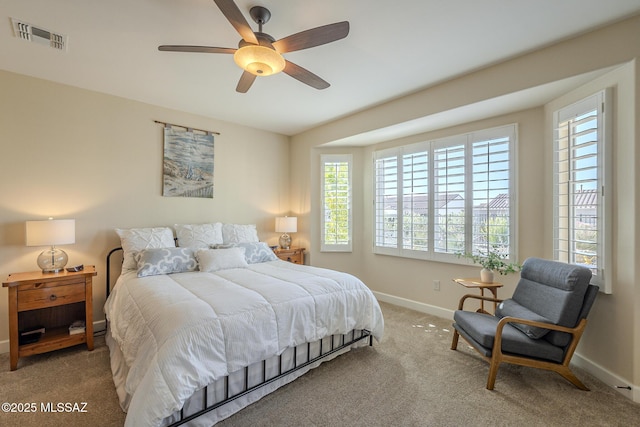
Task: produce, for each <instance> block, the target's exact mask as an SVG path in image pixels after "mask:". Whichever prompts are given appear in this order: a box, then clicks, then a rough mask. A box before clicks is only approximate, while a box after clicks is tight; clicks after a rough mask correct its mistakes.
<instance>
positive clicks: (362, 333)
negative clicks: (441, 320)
mask: <svg viewBox="0 0 640 427" xmlns="http://www.w3.org/2000/svg"><path fill="white" fill-rule="evenodd" d="M122 250H123V249H122V248H121V247H118V248H115V249H112V250H111V251H109V253H108V254H107V273H106V282H107V283H106V297H107V298H108V297H109V294H110V292H111V256H112V255H113V254H115V253H116V252H119V251H122ZM105 321H106V319H105ZM326 338H330V341H331V345H330V346H329V348H323V342H324V340H325V339H326ZM336 339H337V340H338V343H339V344H338V345H336ZM365 339H368V340H369V346H373V335H371V331H368V330H366V329H362V330H354V331H352V332H349V333H348V334H345V335H343V334H336V335H331V336H329V337H325V338H323V339H321V340H320V341H319V345H320V352H319V354H318V356H315V357H311V343H307V344H306V345H307V356H306V360H304V361H303V362H301V363H298V347H293V368H291V369H287V370H285V371H283V363H282V355H280V356H278V374H277V375H275V376H272V377H269V378H267V369H266V363H267V361H266V360H263V361H262V362H261V363H262V381H260V382H259V383H257V384H255V385H253V386H249V366H247V367H245V368H244V387H243V390H242V391H241V392H238V393H236V394H233V395H230V391H229V377H224V399H223V400H221V401H219V402H214V403H213V404H210V405H209V406H207V405H208V404H209V403H208V392H207V390H208V387H209V386H205V387H204V388H203V389H202V390H203V405H202V408H204V409H201V410H199V411H197V412H195V413H193V414H190V415H187V416H185V414H184V408H183V409H180V411H179V412H180V415H179V419H178V421H175V422H174V423H172V424H170V425H169V427H173V426H179V425H182V424H184V423H187V422H189V421H192V420H194V419H196V418H198V417H200V416H201V415H204V414H206V413H208V412H210V411H213V410H214V409H217V408H219V407H221V406H223V405H224V404H226V403H229V402H232V401H234V400H236V399H238V398H240V397H242V396H245V395H247V394H249V393H251V392H253V391H255V390H257V389H259V388H261V387H264V386H266V385H268V384H271V383H273V382H274V381H277V380H279V379H281V378H283V377H285V376H287V375H290V374H292V373H294V372H296V371H298V370H300V369H303V368H305V367H307V366H309V365H311V364H313V363H315V362H318V361H321V360H323V359H325V358H327V357H328V356H330V355H332V354H334V353H336V352H339V351H341V350H343V349H345V348H347V347H350V346H352V345H354V344H356V343H358V342H360V341H363V340H365ZM302 345H304V344H302ZM259 363H260V362H259Z"/></svg>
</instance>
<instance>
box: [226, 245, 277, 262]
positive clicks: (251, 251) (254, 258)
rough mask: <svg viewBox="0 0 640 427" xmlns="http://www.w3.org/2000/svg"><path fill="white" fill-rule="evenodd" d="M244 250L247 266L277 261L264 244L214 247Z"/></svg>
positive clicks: (271, 251)
mask: <svg viewBox="0 0 640 427" xmlns="http://www.w3.org/2000/svg"><path fill="white" fill-rule="evenodd" d="M234 247H238V248H244V249H245V252H244V257H245V258H246V259H247V263H249V264H257V263H260V262H267V261H275V260H277V259H278V257H277V256H276V254H275V253H274V252H273V250H272V249H271V248H270V247H269V245H267V244H266V243H265V242H246V243H232V244H228V245H224V244H222V245H215V246H214V248H216V249H223V248H234Z"/></svg>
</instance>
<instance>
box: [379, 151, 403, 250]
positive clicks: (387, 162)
mask: <svg viewBox="0 0 640 427" xmlns="http://www.w3.org/2000/svg"><path fill="white" fill-rule="evenodd" d="M399 169H400V168H399V160H398V156H397V155H394V156H389V157H386V156H385V155H384V153H383V154H381V155H380V158H377V159H376V160H375V180H376V182H375V194H376V196H375V197H376V199H375V228H376V233H375V243H374V247H376V248H397V247H398V223H399V218H398V210H397V206H398V205H399V204H400V196H401V193H400V187H399V183H398V173H399V172H398V171H399ZM383 252H384V251H383Z"/></svg>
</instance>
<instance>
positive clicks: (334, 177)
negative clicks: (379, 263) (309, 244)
mask: <svg viewBox="0 0 640 427" xmlns="http://www.w3.org/2000/svg"><path fill="white" fill-rule="evenodd" d="M320 161H321V163H322V167H321V169H322V220H321V230H322V231H321V240H322V242H321V250H322V251H339V252H349V251H351V250H352V243H351V235H352V230H351V227H352V225H351V169H352V166H351V165H352V156H351V155H350V154H344V155H322V156H321V157H320Z"/></svg>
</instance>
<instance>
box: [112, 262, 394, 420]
mask: <svg viewBox="0 0 640 427" xmlns="http://www.w3.org/2000/svg"><path fill="white" fill-rule="evenodd" d="M105 312H106V314H107V318H108V320H109V322H110V325H109V326H110V328H111V333H112V336H113V338H114V340H115V341H116V342H117V344H118V345H119V346H120V348H121V350H122V353H123V355H124V357H125V360H126V362H127V364H128V366H129V374H128V376H127V380H126V385H125V388H126V391H127V393H128V394H129V395H130V396H131V401H130V403H129V407H128V408H127V419H126V425H127V426H145V425H158V424H160V422H161V420H162V419H163V418H165V417H167V416H168V415H170V414H171V413H173V412H174V411H176V410H178V409H180V408H181V407H182V405H183V403H184V401H185V400H186V399H187V398H188V397H189V396H191V394H193V393H194V392H195V391H196V390H198V389H200V388H202V387H204V386H205V385H207V384H209V383H211V382H213V381H214V380H216V379H218V378H221V377H224V376H226V375H228V374H229V373H230V372H234V371H236V370H238V369H241V368H243V367H245V366H247V365H250V364H252V363H255V362H258V361H260V360H263V359H267V358H269V357H272V356H274V355H278V354H280V353H282V351H284V349H285V348H287V347H290V346H295V345H298V344H302V343H305V342H310V341H316V340H318V339H320V338H322V337H324V336H327V335H331V334H336V333H347V332H349V331H350V330H352V329H367V330H369V331H371V333H372V335H373V336H374V337H375V338H376V339H378V340H379V339H380V338H381V337H382V333H383V330H384V322H383V317H382V312H381V311H380V307H379V305H378V303H377V301H376V299H375V297H374V296H373V294H372V293H371V291H370V290H369V289H368V288H367V287H366V286H365V285H364V284H363V283H362V282H361V281H360V280H359V279H357V278H356V277H354V276H352V275H349V274H346V273H340V272H336V271H332V270H327V269H321V268H315V267H309V266H301V265H296V264H293V263H288V262H284V261H280V260H278V261H271V262H266V263H260V264H250V265H249V268H239V269H230V270H222V271H218V272H216V273H202V272H193V273H179V274H171V275H163V276H151V277H143V278H137V277H136V276H135V273H125V274H123V275H122V276H121V277H120V278H119V279H118V282H117V284H116V286H115V287H114V291H113V293H112V294H111V295H110V297H109V299H108V300H107V303H106V304H105Z"/></svg>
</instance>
